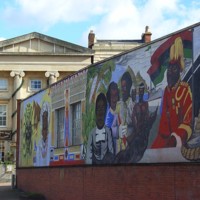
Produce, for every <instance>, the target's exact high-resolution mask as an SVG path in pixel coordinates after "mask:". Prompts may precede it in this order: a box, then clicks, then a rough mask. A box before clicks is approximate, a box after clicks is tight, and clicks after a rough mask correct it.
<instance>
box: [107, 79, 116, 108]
mask: <svg viewBox="0 0 200 200" xmlns="http://www.w3.org/2000/svg"><path fill="white" fill-rule="evenodd" d="M106 97H107V100H108V103H109V106H110V107H111V108H112V110H116V106H117V102H118V101H119V88H118V85H117V83H115V82H111V83H110V85H109V86H108V91H107V93H106Z"/></svg>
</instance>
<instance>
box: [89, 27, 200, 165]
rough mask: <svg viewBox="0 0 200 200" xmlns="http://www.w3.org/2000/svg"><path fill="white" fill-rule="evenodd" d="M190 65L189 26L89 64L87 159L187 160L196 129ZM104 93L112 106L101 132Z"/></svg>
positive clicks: (128, 161) (111, 161)
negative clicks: (99, 113) (100, 105)
mask: <svg viewBox="0 0 200 200" xmlns="http://www.w3.org/2000/svg"><path fill="white" fill-rule="evenodd" d="M191 68H192V31H188V30H187V31H184V32H181V33H179V34H176V35H173V36H171V37H169V38H168V39H165V40H163V41H159V42H157V43H154V44H151V45H149V46H148V47H145V48H142V49H138V50H136V51H133V52H130V53H128V54H125V55H122V56H120V57H117V58H115V59H113V60H111V61H108V62H105V63H103V64H102V65H99V66H96V67H95V68H90V69H89V70H88V87H87V95H86V96H87V97H88V98H87V104H86V112H87V116H89V118H90V120H88V122H89V123H87V120H86V122H85V123H87V127H88V129H89V130H88V131H87V133H86V135H87V134H88V136H87V137H86V138H89V139H88V142H87V150H88V151H87V157H89V158H87V159H86V163H87V164H91V163H92V164H96V163H98V164H100V163H102V164H104V163H105V161H106V162H107V163H136V162H164V161H165V162H166V161H170V162H171V161H172V162H177V161H185V162H187V159H186V156H185V155H186V153H184V152H185V151H186V150H183V149H184V148H187V147H186V146H187V145H188V144H189V143H188V142H189V140H190V139H191V135H192V102H193V101H192V98H193V97H192V82H191V81H188V80H186V78H185V77H186V75H187V73H188V71H189V70H190V69H191ZM97 71H98V73H97ZM102 93H103V94H104V95H105V96H106V99H107V111H106V115H105V116H104V122H105V124H104V130H103V131H101V137H100V135H99V134H100V133H99V128H98V126H95V122H96V124H98V122H97V120H100V119H99V118H98V116H97V113H96V107H95V106H97V102H96V105H95V99H96V98H97V97H98V95H99V94H102ZM102 112H103V111H102ZM91 118H92V119H91ZM101 120H102V119H101ZM196 121H198V120H197V119H196ZM107 128H109V129H110V131H111V135H112V143H113V148H112V147H111V144H110V143H111V142H110V143H109V145H108V144H107V143H108V141H109V140H110V139H109V140H106V137H105V135H109V134H108V131H106V129H107ZM99 137H100V138H101V141H99ZM91 138H92V139H91ZM91 140H92V141H91ZM112 149H114V150H112ZM103 152H104V153H103ZM105 152H106V153H109V155H110V160H109V161H108V159H107V155H106V153H105ZM172 152H175V153H174V154H171V153H172ZM113 154H114V156H113ZM94 155H95V156H94ZM96 155H98V156H96ZM100 155H101V156H100ZM111 155H112V156H111ZM103 156H104V157H105V158H104V157H103Z"/></svg>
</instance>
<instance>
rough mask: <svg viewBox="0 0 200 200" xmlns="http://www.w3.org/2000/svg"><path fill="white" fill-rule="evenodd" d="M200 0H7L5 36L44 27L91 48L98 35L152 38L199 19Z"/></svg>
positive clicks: (0, 19) (2, 9) (1, 13)
mask: <svg viewBox="0 0 200 200" xmlns="http://www.w3.org/2000/svg"><path fill="white" fill-rule="evenodd" d="M199 13H200V1H199V0H3V1H1V3H0V27H1V29H0V40H3V39H10V38H13V37H16V36H20V35H23V34H27V33H31V32H39V33H42V34H45V35H49V36H52V37H55V38H58V39H61V40H65V41H68V42H71V43H75V44H79V45H82V46H85V47H87V41H88V33H89V31H90V30H93V31H94V33H95V35H96V38H97V39H141V34H142V33H143V32H144V31H145V26H147V25H148V26H149V27H150V31H151V32H152V39H153V40H154V39H157V38H159V37H162V36H164V35H167V34H169V33H172V32H174V31H177V30H179V29H181V28H184V27H187V26H189V25H192V24H194V23H197V22H200V15H199Z"/></svg>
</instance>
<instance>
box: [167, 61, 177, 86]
mask: <svg viewBox="0 0 200 200" xmlns="http://www.w3.org/2000/svg"><path fill="white" fill-rule="evenodd" d="M179 78H180V68H179V66H178V65H177V64H170V65H169V67H168V69H167V83H168V86H169V87H170V88H172V87H174V86H175V85H176V83H177V82H178V80H179Z"/></svg>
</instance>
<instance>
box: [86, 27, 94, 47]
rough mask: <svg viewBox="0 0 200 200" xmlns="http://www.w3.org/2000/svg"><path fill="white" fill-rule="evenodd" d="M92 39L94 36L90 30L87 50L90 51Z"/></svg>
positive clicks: (92, 43)
mask: <svg viewBox="0 0 200 200" xmlns="http://www.w3.org/2000/svg"><path fill="white" fill-rule="evenodd" d="M94 39H95V34H94V33H93V30H90V33H89V35H88V48H90V49H92V46H93V45H94Z"/></svg>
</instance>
